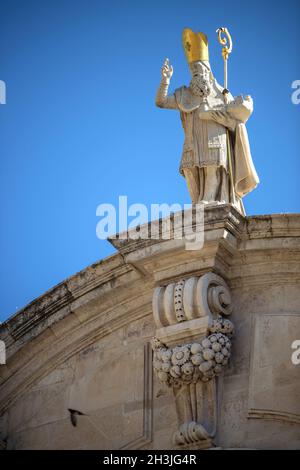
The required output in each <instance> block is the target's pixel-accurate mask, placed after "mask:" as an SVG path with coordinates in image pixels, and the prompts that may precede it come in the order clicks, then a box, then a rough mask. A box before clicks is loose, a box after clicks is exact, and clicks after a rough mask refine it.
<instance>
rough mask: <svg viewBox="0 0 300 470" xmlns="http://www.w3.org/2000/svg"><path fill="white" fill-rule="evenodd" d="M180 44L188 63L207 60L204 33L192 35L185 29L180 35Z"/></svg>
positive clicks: (189, 30) (192, 32)
mask: <svg viewBox="0 0 300 470" xmlns="http://www.w3.org/2000/svg"><path fill="white" fill-rule="evenodd" d="M182 44H183V48H184V52H185V55H186V58H187V61H188V63H191V62H195V61H197V60H207V61H208V60H209V57H208V40H207V36H206V35H205V34H204V33H194V31H192V30H191V29H190V28H185V29H184V30H183V33H182Z"/></svg>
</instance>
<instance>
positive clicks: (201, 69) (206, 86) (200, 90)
mask: <svg viewBox="0 0 300 470" xmlns="http://www.w3.org/2000/svg"><path fill="white" fill-rule="evenodd" d="M190 70H191V74H192V80H191V81H190V89H191V91H192V93H193V95H196V96H200V97H202V98H206V97H207V96H209V94H210V93H211V89H212V83H211V79H210V71H209V70H208V69H207V67H205V65H203V64H202V63H201V62H192V63H191V64H190Z"/></svg>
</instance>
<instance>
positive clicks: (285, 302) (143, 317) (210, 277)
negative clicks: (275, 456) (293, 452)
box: [0, 204, 300, 449]
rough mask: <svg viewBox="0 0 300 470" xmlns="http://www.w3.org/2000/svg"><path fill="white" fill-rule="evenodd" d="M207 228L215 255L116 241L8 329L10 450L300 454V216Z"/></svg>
mask: <svg viewBox="0 0 300 470" xmlns="http://www.w3.org/2000/svg"><path fill="white" fill-rule="evenodd" d="M204 222H205V224H204V246H203V248H202V249H201V250H186V249H185V245H184V240H179V239H176V238H174V237H171V239H169V240H165V239H162V238H161V239H157V240H151V239H149V240H142V239H140V240H130V239H128V240H118V239H116V240H111V242H112V243H113V245H114V246H115V248H116V249H117V252H116V254H114V255H112V256H110V257H108V258H106V259H104V260H102V261H100V262H98V263H95V264H94V265H91V266H89V267H87V268H86V269H85V270H83V271H82V272H80V273H78V274H76V275H74V276H72V277H71V278H69V279H67V280H65V281H64V282H62V283H61V284H59V285H57V286H56V287H54V288H53V289H51V290H50V291H48V292H46V293H45V294H44V295H43V296H41V297H40V298H38V299H37V300H35V301H34V302H32V303H31V304H30V305H28V306H27V307H26V308H24V309H23V310H22V311H20V312H19V313H18V314H16V315H15V316H13V317H12V318H10V319H9V320H8V321H7V322H5V323H4V324H2V325H1V327H0V340H2V341H4V343H5V345H6V353H7V361H6V364H5V365H1V366H0V445H1V448H3V449H180V448H182V449H206V448H224V449H237V448H246V449H278V448H284V449H299V448H300V401H299V390H300V364H298V363H297V362H298V361H297V357H298V356H297V354H295V349H293V348H294V346H293V345H295V344H296V343H295V341H297V340H300V310H299V305H300V289H299V287H300V215H297V214H278V215H277V214H273V215H267V216H250V217H246V216H244V215H241V213H240V212H239V211H237V210H236V209H235V208H234V207H233V206H232V205H230V204H224V205H215V206H207V207H206V209H205V221H204ZM158 223H161V224H162V221H160V222H158ZM218 322H219V323H218ZM218 325H219V326H218ZM218 328H219V329H218ZM153 338H155V340H153ZM217 343H218V344H217ZM226 345H227V346H228V347H227V346H226ZM225 346H226V347H225ZM226 348H227V349H226ZM226 351H227V352H226ZM203 364H206V365H203ZM199 371H200V372H199Z"/></svg>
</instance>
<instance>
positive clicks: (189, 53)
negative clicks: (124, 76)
mask: <svg viewBox="0 0 300 470" xmlns="http://www.w3.org/2000/svg"><path fill="white" fill-rule="evenodd" d="M183 47H184V51H185V53H186V57H187V60H188V63H189V68H190V72H191V76H192V79H191V81H190V84H189V86H187V87H186V86H182V87H180V88H178V89H177V90H175V92H174V93H173V94H168V89H169V84H170V80H171V77H172V74H173V68H172V66H171V65H170V64H169V61H168V59H166V60H165V62H164V64H163V67H162V79H161V83H160V86H159V89H158V92H157V95H156V105H157V106H159V107H160V108H168V109H177V110H179V112H180V116H181V121H182V125H183V129H184V132H185V140H184V146H183V153H182V158H181V163H180V173H181V174H182V175H183V176H184V177H185V179H186V182H187V186H188V190H189V193H190V196H191V199H192V202H193V203H194V204H196V203H204V204H224V203H231V204H233V205H234V206H235V207H236V208H237V209H238V210H239V211H240V212H242V213H243V214H244V213H245V212H244V207H243V203H242V197H243V196H245V195H246V194H247V193H249V192H250V191H252V189H254V188H255V187H256V186H257V184H258V183H259V179H258V176H257V173H256V171H255V168H254V165H253V162H252V157H251V152H250V146H249V141H248V135H247V131H246V127H245V123H246V121H247V120H248V118H249V116H250V115H251V113H252V111H253V101H252V99H251V97H250V96H245V97H243V96H238V97H236V98H233V96H232V95H231V94H230V93H229V92H228V90H225V89H224V88H223V87H222V86H220V85H219V84H218V83H217V81H216V79H215V78H214V76H213V74H212V71H211V68H210V63H209V55H208V41H207V37H206V36H205V34H203V33H194V32H193V31H192V30H190V29H188V28H187V29H185V30H184V31H183ZM225 94H226V96H225Z"/></svg>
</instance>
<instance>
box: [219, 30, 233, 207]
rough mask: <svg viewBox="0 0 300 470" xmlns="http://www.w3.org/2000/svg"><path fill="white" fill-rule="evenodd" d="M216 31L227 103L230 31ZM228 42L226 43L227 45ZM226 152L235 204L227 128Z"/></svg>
mask: <svg viewBox="0 0 300 470" xmlns="http://www.w3.org/2000/svg"><path fill="white" fill-rule="evenodd" d="M216 32H217V33H218V41H219V43H220V44H221V45H222V46H223V47H222V57H223V59H224V90H223V95H224V101H225V104H227V103H228V93H229V90H228V68H227V62H228V58H229V54H231V52H232V39H231V36H230V33H229V31H228V29H227V28H218V29H217V31H216ZM222 34H224V35H225V36H226V37H222ZM227 43H228V45H227ZM226 133H227V153H228V163H229V173H230V182H231V192H232V202H233V204H234V205H235V190H234V181H233V171H232V157H231V145H230V137H229V131H228V129H227V132H226Z"/></svg>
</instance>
